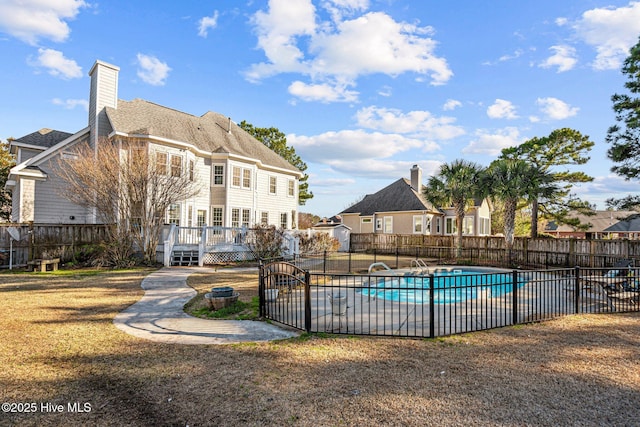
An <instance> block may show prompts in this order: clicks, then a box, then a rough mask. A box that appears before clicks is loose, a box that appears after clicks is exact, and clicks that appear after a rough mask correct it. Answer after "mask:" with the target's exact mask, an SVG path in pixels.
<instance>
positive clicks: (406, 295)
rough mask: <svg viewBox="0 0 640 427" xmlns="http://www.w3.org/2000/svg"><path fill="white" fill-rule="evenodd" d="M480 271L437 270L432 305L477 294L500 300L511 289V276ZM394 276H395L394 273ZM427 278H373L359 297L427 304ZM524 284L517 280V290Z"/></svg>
mask: <svg viewBox="0 0 640 427" xmlns="http://www.w3.org/2000/svg"><path fill="white" fill-rule="evenodd" d="M482 271H483V270H480V271H478V270H463V269H452V270H436V271H435V272H434V274H433V302H434V304H450V303H458V302H465V301H467V300H471V299H475V298H476V297H477V296H478V295H479V294H482V293H487V296H489V297H494V298H496V297H500V296H504V295H506V294H508V293H510V292H511V291H512V290H513V273H512V272H511V271H506V272H495V271H493V272H482ZM396 274H397V273H396ZM430 282H431V279H430V277H429V276H422V275H420V276H416V275H412V274H411V272H407V273H405V275H403V276H397V275H395V276H384V277H380V278H375V276H374V277H372V279H371V280H370V282H369V285H370V286H369V287H367V288H362V290H361V293H362V295H365V296H369V297H374V298H380V299H384V300H388V301H397V302H407V303H413V304H426V303H428V302H429V294H430V293H431V290H430V288H431V283H430ZM525 283H526V282H525V281H522V280H520V281H519V282H518V287H522V286H524V284H525Z"/></svg>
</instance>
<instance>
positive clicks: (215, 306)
mask: <svg viewBox="0 0 640 427" xmlns="http://www.w3.org/2000/svg"><path fill="white" fill-rule="evenodd" d="M239 296H240V292H234V293H233V294H232V295H230V296H227V297H218V296H213V293H212V292H209V293H206V294H205V295H204V298H205V300H207V305H208V306H209V309H210V310H220V309H221V308H225V307H228V306H230V305H231V304H233V303H235V302H236V301H238V297H239Z"/></svg>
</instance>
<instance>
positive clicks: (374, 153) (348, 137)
mask: <svg viewBox="0 0 640 427" xmlns="http://www.w3.org/2000/svg"><path fill="white" fill-rule="evenodd" d="M287 142H289V143H290V144H291V145H292V146H293V147H295V149H296V152H297V153H298V154H299V155H300V157H302V158H306V159H313V161H314V162H316V163H325V164H333V163H332V162H335V161H344V162H352V161H355V160H356V159H357V160H364V159H375V158H387V157H391V156H393V155H395V154H397V153H401V152H405V151H407V150H411V149H421V150H422V151H435V150H437V149H438V148H439V147H438V145H437V144H435V143H432V142H428V141H424V140H421V139H417V138H409V137H405V136H403V135H399V134H388V133H382V132H367V131H364V130H361V129H358V130H343V131H339V132H325V133H323V134H320V135H315V136H303V135H296V134H291V135H287Z"/></svg>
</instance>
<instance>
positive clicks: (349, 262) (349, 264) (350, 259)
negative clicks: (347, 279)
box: [348, 249, 351, 273]
mask: <svg viewBox="0 0 640 427" xmlns="http://www.w3.org/2000/svg"><path fill="white" fill-rule="evenodd" d="M348 254H349V273H351V249H349V252H348Z"/></svg>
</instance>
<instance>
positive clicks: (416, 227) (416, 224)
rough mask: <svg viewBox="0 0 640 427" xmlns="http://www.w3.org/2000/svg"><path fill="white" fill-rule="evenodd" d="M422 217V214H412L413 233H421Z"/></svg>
mask: <svg viewBox="0 0 640 427" xmlns="http://www.w3.org/2000/svg"><path fill="white" fill-rule="evenodd" d="M423 222H424V221H423V218H422V215H414V216H413V233H414V234H422V232H423V228H422V226H423Z"/></svg>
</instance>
